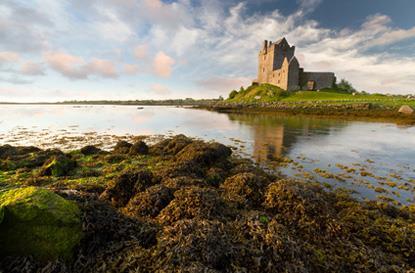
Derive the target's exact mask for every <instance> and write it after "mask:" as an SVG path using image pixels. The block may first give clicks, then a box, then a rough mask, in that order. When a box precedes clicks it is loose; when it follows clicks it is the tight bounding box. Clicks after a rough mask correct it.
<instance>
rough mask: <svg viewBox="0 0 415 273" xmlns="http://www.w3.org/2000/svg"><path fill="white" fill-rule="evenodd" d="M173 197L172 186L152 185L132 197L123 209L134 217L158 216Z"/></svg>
mask: <svg viewBox="0 0 415 273" xmlns="http://www.w3.org/2000/svg"><path fill="white" fill-rule="evenodd" d="M173 198H174V197H173V192H172V190H171V189H170V188H167V187H165V186H163V185H156V186H152V187H150V188H148V189H146V190H145V191H143V192H140V193H138V194H136V195H135V196H134V197H133V198H131V200H130V201H129V202H128V204H127V206H126V207H125V209H124V210H123V211H124V213H125V214H127V215H129V216H133V217H141V216H150V217H156V216H157V215H158V214H159V213H160V211H161V210H162V209H164V208H165V207H166V206H167V205H168V204H169V203H170V201H171V200H173Z"/></svg>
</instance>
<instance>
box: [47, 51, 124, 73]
mask: <svg viewBox="0 0 415 273" xmlns="http://www.w3.org/2000/svg"><path fill="white" fill-rule="evenodd" d="M44 58H45V61H46V62H47V63H48V64H49V66H50V67H51V68H52V69H54V70H55V71H57V72H59V73H60V74H61V75H63V76H65V77H67V78H71V79H86V78H88V77H89V76H91V75H98V76H101V77H104V78H116V77H118V75H117V72H116V69H115V65H114V64H113V63H112V62H111V61H108V60H102V59H93V60H91V61H90V62H86V61H85V60H84V59H83V58H82V57H79V56H75V55H71V54H68V53H64V52H47V53H45V54H44Z"/></svg>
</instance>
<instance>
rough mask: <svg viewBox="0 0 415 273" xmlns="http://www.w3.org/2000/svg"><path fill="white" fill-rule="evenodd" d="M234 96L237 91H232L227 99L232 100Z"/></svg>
mask: <svg viewBox="0 0 415 273" xmlns="http://www.w3.org/2000/svg"><path fill="white" fill-rule="evenodd" d="M236 95H238V91H236V90H232V92H231V93H230V94H229V99H230V100H231V99H233V98H234V97H236Z"/></svg>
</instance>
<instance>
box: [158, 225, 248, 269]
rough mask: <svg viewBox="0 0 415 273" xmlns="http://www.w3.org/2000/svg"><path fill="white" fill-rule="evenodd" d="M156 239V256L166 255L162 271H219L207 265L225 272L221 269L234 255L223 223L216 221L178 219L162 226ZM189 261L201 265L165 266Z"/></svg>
mask: <svg viewBox="0 0 415 273" xmlns="http://www.w3.org/2000/svg"><path fill="white" fill-rule="evenodd" d="M157 241H158V242H159V243H158V245H157V246H156V248H155V250H154V253H155V255H157V256H161V257H166V258H165V259H164V260H163V264H162V266H163V270H160V271H161V272H218V271H213V270H212V269H207V267H210V268H217V269H221V270H219V272H225V270H223V269H224V268H226V265H229V264H230V263H231V260H232V259H231V258H232V257H233V256H235V254H236V253H235V252H236V251H235V250H236V248H234V247H233V242H232V237H231V236H230V235H229V233H227V227H226V225H225V224H223V223H221V222H220V221H216V220H212V221H209V220H204V219H197V220H194V219H193V220H180V221H178V222H175V223H173V224H172V225H168V226H164V227H163V232H162V233H161V235H160V236H158V238H157ZM191 262H193V263H194V262H198V263H200V265H204V266H202V267H201V268H198V270H194V271H193V270H192V271H188V270H183V271H182V270H178V269H177V268H175V269H173V268H166V267H172V266H174V265H181V266H182V265H188V264H189V263H191ZM179 268H180V267H179ZM238 272H243V271H238ZM245 272H247V271H245Z"/></svg>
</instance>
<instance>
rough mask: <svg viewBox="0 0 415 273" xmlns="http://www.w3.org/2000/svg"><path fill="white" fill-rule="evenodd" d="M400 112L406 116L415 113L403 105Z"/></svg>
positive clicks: (409, 107)
mask: <svg viewBox="0 0 415 273" xmlns="http://www.w3.org/2000/svg"><path fill="white" fill-rule="evenodd" d="M398 112H399V113H401V114H405V115H412V114H413V113H414V109H412V107H411V106H409V105H402V106H401V108H399V110H398Z"/></svg>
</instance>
